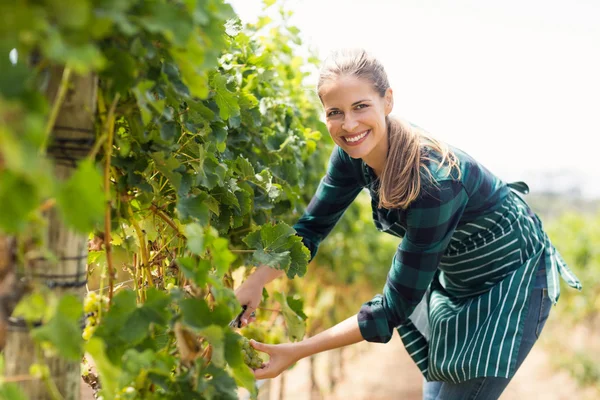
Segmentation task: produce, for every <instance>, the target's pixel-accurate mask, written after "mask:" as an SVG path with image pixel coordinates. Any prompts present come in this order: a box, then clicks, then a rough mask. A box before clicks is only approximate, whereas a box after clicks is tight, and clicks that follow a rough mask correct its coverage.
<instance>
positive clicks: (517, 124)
mask: <svg viewBox="0 0 600 400" xmlns="http://www.w3.org/2000/svg"><path fill="white" fill-rule="evenodd" d="M230 3H231V4H232V5H233V7H234V8H235V10H236V11H237V12H238V14H239V15H240V16H241V18H242V19H243V20H245V21H252V20H254V19H255V18H256V16H257V15H259V14H261V3H262V2H261V1H260V0H233V1H230ZM285 4H286V8H287V9H289V10H292V11H293V12H294V16H293V18H292V22H293V23H294V24H295V25H296V26H298V28H300V30H301V32H302V35H303V38H304V41H305V43H306V44H307V45H308V46H311V47H312V48H315V49H316V50H317V51H318V53H319V55H320V56H321V57H325V56H326V55H327V54H328V53H329V52H330V51H331V50H332V49H335V48H339V47H348V46H360V47H364V48H366V49H367V50H369V51H371V52H372V53H374V54H375V55H376V56H377V57H379V58H380V59H381V60H382V62H383V63H384V65H385V67H386V70H387V72H388V75H389V78H390V83H391V86H392V88H393V89H394V92H395V109H394V113H395V114H397V115H399V116H401V117H403V118H406V119H408V120H411V121H412V122H414V123H416V124H418V125H420V126H422V127H424V128H425V129H427V130H428V131H430V132H431V133H432V134H434V135H435V136H437V137H439V138H440V139H442V140H445V141H447V142H449V143H451V144H453V145H455V146H458V147H460V148H462V149H463V150H465V151H467V152H468V153H470V154H471V155H473V156H474V157H476V158H477V159H478V160H479V161H480V162H482V163H483V164H484V165H486V166H487V167H488V168H490V169H491V170H492V171H494V172H495V173H497V174H498V175H499V176H500V177H501V178H503V179H506V180H515V179H533V180H536V179H537V178H539V177H540V176H541V175H543V173H544V171H563V172H565V173H566V174H567V176H570V175H569V171H571V172H572V173H573V175H576V176H579V177H581V179H582V181H584V182H585V184H586V185H587V186H586V189H585V190H586V192H587V193H588V194H596V195H600V183H597V182H600V168H598V167H597V159H598V158H599V157H597V156H594V155H593V153H592V155H590V154H591V152H592V151H593V150H594V147H593V145H594V144H596V143H598V140H597V138H598V137H600V22H599V21H600V1H598V0H570V1H568V0H560V1H558V0H554V1H552V0H546V1H539V0H521V1H516V0H502V1H482V0H480V1H466V0H453V1H432V0H430V1H426V0H421V1H417V0H410V1H409V0H398V1H391V0H390V1H384V0H369V1H353V0H319V1H317V0H288V1H286V2H285ZM584 149H586V150H587V151H584ZM536 177H537V178H536ZM566 179H567V180H569V179H570V178H566ZM535 185H536V184H535V182H533V185H532V186H534V187H533V189H534V190H535Z"/></svg>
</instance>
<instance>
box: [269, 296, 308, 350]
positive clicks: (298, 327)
mask: <svg viewBox="0 0 600 400" xmlns="http://www.w3.org/2000/svg"><path fill="white" fill-rule="evenodd" d="M273 298H274V299H275V300H276V301H278V302H279V304H281V313H282V314H283V318H284V320H285V324H286V326H287V329H288V336H289V337H290V339H291V340H292V341H294V342H297V341H299V340H302V338H303V337H304V333H305V331H306V325H305V323H304V320H303V319H302V317H300V316H299V315H298V314H296V312H295V311H294V310H293V309H292V308H291V307H290V306H289V304H288V302H287V298H286V297H285V295H284V294H283V293H274V294H273Z"/></svg>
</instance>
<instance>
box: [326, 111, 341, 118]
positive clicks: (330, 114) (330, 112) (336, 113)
mask: <svg viewBox="0 0 600 400" xmlns="http://www.w3.org/2000/svg"><path fill="white" fill-rule="evenodd" d="M338 114H341V112H340V110H332V111H329V112H328V113H327V116H328V117H333V116H336V115H338Z"/></svg>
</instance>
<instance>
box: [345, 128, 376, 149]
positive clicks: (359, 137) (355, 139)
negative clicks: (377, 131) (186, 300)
mask: <svg viewBox="0 0 600 400" xmlns="http://www.w3.org/2000/svg"><path fill="white" fill-rule="evenodd" d="M369 133H371V130H370V129H369V130H366V131H364V132H361V133H357V134H356V135H347V136H342V138H344V142H346V144H348V145H350V146H356V145H357V144H360V143H362V142H363V141H364V140H365V138H366V137H367V136H368V135H369Z"/></svg>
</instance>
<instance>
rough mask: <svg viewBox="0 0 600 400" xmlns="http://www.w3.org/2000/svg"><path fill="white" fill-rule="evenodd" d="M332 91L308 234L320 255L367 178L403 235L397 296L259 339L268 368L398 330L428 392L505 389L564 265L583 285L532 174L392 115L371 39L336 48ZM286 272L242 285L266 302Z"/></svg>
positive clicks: (490, 393) (378, 204)
mask: <svg viewBox="0 0 600 400" xmlns="http://www.w3.org/2000/svg"><path fill="white" fill-rule="evenodd" d="M318 94H319V97H320V99H321V101H322V103H323V107H324V109H325V114H326V121H327V128H328V130H329V133H330V135H331V137H332V139H333V140H334V142H335V143H336V144H337V146H336V148H335V149H334V151H333V153H332V155H331V158H330V163H329V166H328V169H327V173H326V175H325V177H324V178H323V180H322V181H321V184H320V186H319V188H318V189H317V192H316V194H315V196H314V197H313V199H312V200H311V202H310V204H309V205H308V207H307V209H306V211H305V212H304V215H303V216H302V217H301V218H300V219H299V221H298V222H297V223H296V224H295V225H294V228H295V229H296V232H297V234H298V235H299V236H300V237H301V238H302V241H303V243H304V244H305V245H306V247H308V248H309V250H310V252H311V256H312V257H313V258H314V256H315V255H316V252H317V249H318V247H319V244H320V243H321V242H322V241H323V240H324V239H325V237H326V236H327V235H328V234H329V232H331V230H332V229H333V227H334V226H335V224H336V223H337V221H338V220H339V219H340V218H341V216H342V214H343V213H344V211H345V210H346V209H347V208H348V206H349V205H350V204H351V203H352V202H353V201H354V199H355V198H356V197H357V196H358V194H359V193H360V192H361V191H362V190H363V189H365V188H366V189H368V191H369V194H370V195H371V199H372V201H371V204H372V208H373V219H374V221H375V225H376V226H377V228H378V229H379V230H381V231H383V232H386V233H389V234H391V235H394V236H397V237H400V238H402V241H401V243H400V245H399V246H398V249H397V251H396V254H395V255H394V257H393V259H392V264H391V267H390V271H389V273H388V277H387V281H386V283H385V285H384V288H383V294H382V295H376V296H375V297H374V298H373V299H372V300H370V301H367V302H365V303H364V304H363V306H362V307H361V309H360V311H359V312H358V314H357V315H355V316H352V317H350V318H348V319H346V320H345V321H343V322H341V323H340V324H338V325H336V326H334V327H332V328H330V329H329V330H327V331H325V332H322V333H320V334H318V335H316V336H313V337H310V338H309V339H307V340H304V341H302V342H299V343H295V344H282V345H265V344H262V343H256V342H251V343H252V345H253V346H254V347H255V348H256V349H257V350H260V351H263V352H266V353H268V354H269V355H270V356H271V358H270V361H269V362H268V363H267V364H266V365H265V366H264V367H263V368H261V369H257V370H256V371H255V375H256V377H257V378H271V377H275V376H277V375H279V374H280V373H281V372H282V371H284V370H285V369H286V368H287V367H288V366H289V365H291V364H293V363H294V362H296V361H297V360H299V359H301V358H303V357H307V356H310V355H312V354H315V353H318V352H321V351H324V350H329V349H333V348H337V347H341V346H345V345H349V344H352V343H356V342H359V341H361V340H367V341H372V342H383V343H385V342H388V341H389V340H390V339H391V337H392V335H393V332H394V331H395V330H396V331H397V332H398V334H399V335H400V336H401V338H402V341H403V343H404V345H405V347H406V349H407V351H408V353H409V355H410V356H411V357H412V359H413V361H414V362H415V364H416V365H417V366H418V367H419V369H420V371H421V372H422V374H423V376H424V378H425V380H426V383H425V387H424V396H425V398H426V399H445V400H458V399H465V398H472V399H474V398H478V399H486V400H487V399H496V398H498V397H499V396H500V394H501V393H502V392H503V391H504V389H505V388H506V386H507V385H508V383H509V382H510V380H511V379H512V377H513V376H514V374H515V372H516V370H517V369H518V368H519V366H520V365H521V363H522V362H523V361H524V359H525V357H526V356H527V354H528V353H529V351H530V350H531V348H532V346H533V345H534V343H535V342H536V341H537V338H538V336H539V334H540V333H541V331H542V329H543V327H544V324H545V321H546V319H547V317H548V314H549V312H550V305H551V304H552V303H556V301H557V300H558V295H559V276H560V277H562V278H563V279H564V280H565V281H566V282H567V283H568V284H569V285H570V286H572V287H575V288H578V289H580V288H581V285H580V283H579V281H578V279H577V278H576V277H575V276H574V275H573V274H572V272H571V271H570V270H569V268H568V267H567V265H566V264H565V263H564V261H563V260H562V258H561V257H560V255H559V254H558V252H557V251H556V249H555V248H554V246H553V245H552V243H550V240H549V239H548V236H547V235H546V233H545V232H544V231H543V229H542V225H541V222H540V220H539V218H538V217H537V215H535V214H534V213H533V212H532V211H531V209H530V208H529V206H528V205H527V203H526V202H525V201H524V200H522V198H521V197H520V196H519V195H518V194H517V193H516V191H519V192H521V193H522V194H525V193H526V192H527V191H528V188H527V185H525V184H524V183H522V182H520V183H513V184H507V183H505V182H503V181H502V180H500V179H499V178H497V177H496V176H495V175H494V174H492V173H491V172H490V171H489V170H487V169H486V168H485V167H483V166H482V165H481V164H480V163H478V162H477V161H476V160H475V159H473V158H472V157H471V156H469V155H468V154H467V153H465V152H463V151H462V150H460V149H458V148H456V147H451V146H448V145H446V144H444V143H442V142H440V141H438V140H436V139H435V138H433V137H432V136H431V135H429V134H427V133H426V132H424V131H423V130H422V129H420V128H418V127H416V126H414V125H411V124H408V123H404V122H401V121H400V120H398V119H396V118H393V117H391V116H390V113H391V111H392V109H393V104H394V101H393V92H392V89H391V88H390V87H389V84H388V81H387V76H386V74H385V71H384V69H383V66H382V65H381V63H379V61H377V60H376V59H374V58H373V57H372V56H370V55H369V54H368V53H367V52H365V51H364V50H344V51H340V52H336V53H334V54H333V55H332V56H331V57H330V58H329V59H328V60H327V61H326V62H325V63H324V65H323V67H322V70H321V76H320V79H319V84H318ZM280 275H282V273H281V271H277V270H274V269H271V268H270V267H267V266H261V267H259V268H258V269H257V270H256V272H254V273H253V274H252V275H251V276H250V277H249V278H248V279H247V280H246V282H244V283H243V284H242V285H241V286H240V288H238V290H237V292H236V296H237V298H238V300H239V301H240V304H242V305H247V306H248V308H249V309H251V310H252V309H255V308H256V307H257V306H258V304H259V302H260V300H261V295H262V289H263V286H264V285H265V284H266V283H267V282H269V281H271V280H273V279H274V278H276V277H278V276H280ZM248 313H249V312H248ZM247 318H248V316H246V315H245V316H243V317H242V323H247V321H248V319H247Z"/></svg>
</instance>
